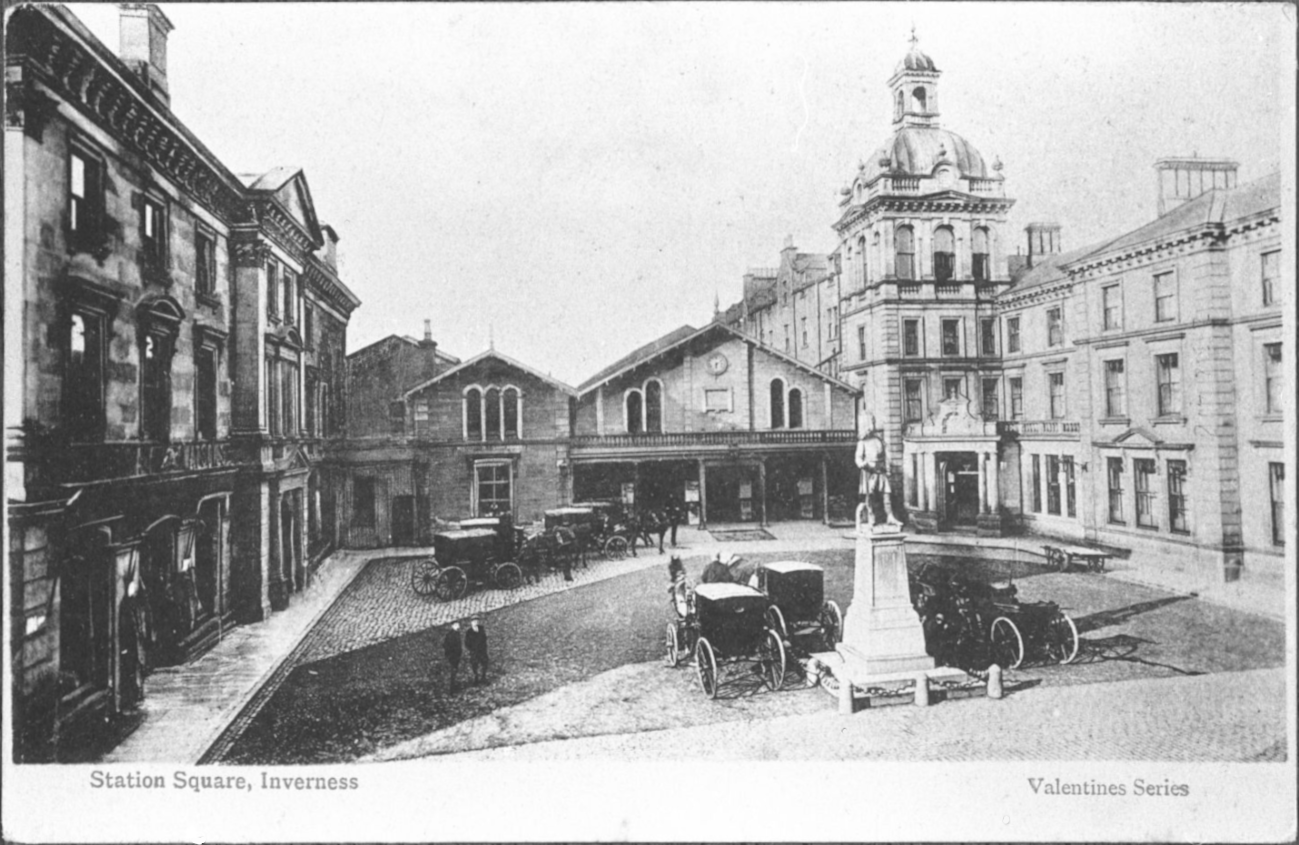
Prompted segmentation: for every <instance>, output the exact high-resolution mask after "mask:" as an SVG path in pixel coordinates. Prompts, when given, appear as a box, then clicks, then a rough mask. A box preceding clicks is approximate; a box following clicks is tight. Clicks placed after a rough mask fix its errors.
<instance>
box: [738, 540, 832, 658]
mask: <svg viewBox="0 0 1299 845" xmlns="http://www.w3.org/2000/svg"><path fill="white" fill-rule="evenodd" d="M753 579H754V586H756V587H757V588H758V590H759V591H760V592H762V593H765V594H766V595H767V597H768V598H769V599H770V600H771V607H770V608H768V609H767V614H768V616H769V617H770V619H769V620H768V622H769V624H770V625H771V627H772V629H773V630H775V631H776V632H777V633H778V634H780V638H781V639H782V640H783V641H784V642H785V643H787V644H790V645H793V644H795V643H798V644H799V645H810V644H812V643H815V645H816V648H817V649H819V650H820V651H834V647H835V645H836V644H837V643H838V642H839V641H840V640H842V639H843V613H842V612H841V611H840V610H839V605H838V604H836V603H835V602H834V601H833V600H831V599H827V598H826V597H825V570H824V569H822V568H821V567H819V566H817V565H816V564H814V563H807V562H805V561H801V560H778V561H774V562H771V563H761V564H759V565H758V568H757V570H756V571H755V572H754V574H753Z"/></svg>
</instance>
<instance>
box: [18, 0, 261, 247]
mask: <svg viewBox="0 0 1299 845" xmlns="http://www.w3.org/2000/svg"><path fill="white" fill-rule="evenodd" d="M55 13H57V10H56V11H55V12H48V11H46V10H45V9H43V8H41V7H33V6H28V7H22V8H19V9H16V10H15V11H14V12H13V15H12V17H11V18H10V21H9V29H10V31H9V32H8V33H7V42H8V44H9V45H12V47H13V49H12V51H11V53H10V55H9V57H8V61H7V63H6V65H7V67H6V70H7V72H8V68H9V67H12V66H14V65H20V66H25V68H24V69H25V70H27V71H31V72H32V76H33V77H34V78H35V79H39V81H40V82H41V83H43V84H44V85H46V86H47V87H48V88H50V90H52V91H54V92H55V93H57V94H58V95H59V96H61V97H63V98H64V99H65V100H66V101H67V102H68V103H70V104H72V105H73V106H75V107H76V108H77V109H78V110H80V111H81V112H83V113H84V114H86V115H87V116H88V117H89V118H91V119H92V120H94V121H95V122H96V123H98V124H99V125H100V126H102V127H103V128H104V129H105V130H106V131H108V132H109V134H111V135H112V136H113V137H114V138H115V139H117V140H118V141H119V142H121V143H122V144H123V145H124V146H125V147H127V148H128V149H130V150H131V151H132V152H134V153H136V154H137V155H139V156H140V157H141V158H143V159H144V160H145V161H147V162H148V163H149V164H150V165H152V166H153V167H155V168H157V170H158V171H159V172H160V173H162V174H163V175H165V176H166V177H167V178H168V179H169V180H171V181H172V182H174V183H175V184H176V185H177V186H178V187H180V188H181V189H183V190H184V191H185V192H186V193H188V194H190V195H191V196H192V197H194V198H195V199H197V200H198V201H199V202H200V203H201V204H202V205H203V206H205V207H206V208H207V209H209V210H210V211H211V212H212V213H213V214H215V215H216V216H218V217H220V218H221V219H223V220H224V221H225V222H227V223H234V222H238V221H240V220H242V219H244V218H245V215H246V210H245V208H244V204H243V202H242V196H241V193H240V189H239V183H238V180H237V179H235V178H234V175H233V174H231V173H229V171H227V170H225V169H224V168H223V167H222V166H221V165H220V163H219V162H217V161H216V159H215V158H214V157H212V156H211V154H210V153H208V152H207V151H206V150H202V149H201V148H200V147H199V146H198V145H197V144H196V142H195V141H194V140H193V139H192V138H190V137H188V132H187V131H186V130H184V129H183V127H181V126H180V123H179V121H176V120H175V118H174V117H173V116H172V115H170V114H169V113H167V112H166V111H165V110H163V109H161V108H160V107H158V106H157V105H155V104H153V103H151V102H149V100H148V98H147V97H146V96H145V95H144V94H142V93H141V92H140V91H138V90H136V89H135V87H134V86H133V85H131V84H128V83H127V82H125V81H124V80H125V79H129V78H130V77H129V71H128V70H126V69H125V67H124V66H121V62H120V60H117V59H116V58H115V57H105V56H97V55H94V54H93V53H92V51H91V50H90V49H89V48H88V47H87V45H86V44H84V43H82V42H81V41H79V40H78V39H77V38H74V37H73V35H72V31H71V30H70V29H69V30H65V29H64V28H62V27H60V26H58V25H56V23H55V21H54V20H53V18H52V17H51V15H52V14H55ZM110 61H111V63H112V64H115V65H118V67H112V66H111V65H110Z"/></svg>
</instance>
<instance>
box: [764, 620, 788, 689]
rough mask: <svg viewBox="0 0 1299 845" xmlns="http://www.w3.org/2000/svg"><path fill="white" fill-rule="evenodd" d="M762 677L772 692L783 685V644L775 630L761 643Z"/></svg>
mask: <svg viewBox="0 0 1299 845" xmlns="http://www.w3.org/2000/svg"><path fill="white" fill-rule="evenodd" d="M762 679H763V680H764V681H766V682H767V687H768V689H770V690H771V691H772V692H775V691H776V690H778V689H780V688H781V687H782V686H784V685H785V645H784V643H783V642H781V639H780V637H779V636H778V635H777V634H776V632H775V631H768V632H767V637H766V639H765V640H763V643H762Z"/></svg>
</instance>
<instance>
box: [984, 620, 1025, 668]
mask: <svg viewBox="0 0 1299 845" xmlns="http://www.w3.org/2000/svg"><path fill="white" fill-rule="evenodd" d="M991 639H992V655H993V659H994V660H996V661H997V663H998V664H999V665H1001V667H1002V668H1003V669H1018V668H1019V664H1021V663H1023V662H1024V638H1023V637H1021V636H1020V635H1019V628H1018V627H1017V626H1016V625H1015V623H1014V622H1012V621H1010V620H1009V619H1007V618H1006V617H1005V616H998V617H997V618H996V619H994V620H992V631H991Z"/></svg>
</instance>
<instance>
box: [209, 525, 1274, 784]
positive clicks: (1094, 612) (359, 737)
mask: <svg viewBox="0 0 1299 845" xmlns="http://www.w3.org/2000/svg"><path fill="white" fill-rule="evenodd" d="M840 546H841V547H840V548H832V549H828V550H825V549H823V550H821V551H811V552H807V551H802V552H798V553H797V556H798V557H800V558H804V559H809V560H813V561H814V562H817V563H820V564H822V565H823V566H825V567H826V588H827V593H828V594H829V595H830V596H831V597H832V598H835V599H836V600H837V601H839V602H840V604H841V605H844V606H846V605H847V602H848V599H849V598H850V597H851V592H852V577H853V560H852V551H851V548H849V547H848V544H847V543H842V544H840ZM760 548H762V549H763V552H762V553H756V552H750V553H749V555H748V556H749V557H750V558H751V559H774V558H781V557H789V556H792V554H791V552H790V551H789V550H787V549H781V548H780V545H779V544H777V543H771V542H769V543H765V544H762V546H761V547H760ZM691 551H692V552H694V551H696V550H693V549H692V550H691ZM664 560H665V558H661V557H657V556H656V559H637V560H634V561H623V562H618V563H609V562H605V563H599V564H595V566H594V568H593V569H592V570H591V571H590V573H589V574H587V573H579V575H578V577H579V578H581V579H585V580H584V581H582V582H580V583H581V586H580V587H579V588H577V589H564V582H563V581H562V579H554V583H551V584H544V583H543V584H542V585H541V586H540V587H539V588H538V590H539V592H537V593H536V594H535V597H536V600H534V601H527V602H522V603H519V602H518V600H517V598H518V597H519V596H521V595H523V594H524V591H514V592H512V593H504V594H503V593H498V592H497V591H484V594H481V595H480V594H475V595H471V596H467V597H466V598H465V599H463V600H461V602H457V603H452V604H446V605H443V604H438V603H436V602H433V603H429V604H427V605H426V604H425V603H424V602H423V600H422V599H418V598H417V597H414V594H413V592H412V591H411V590H410V588H409V585H408V584H407V583H406V582H405V580H404V578H405V575H404V574H402V573H398V572H397V571H396V570H395V569H394V568H393V567H391V566H388V565H387V564H384V563H376V564H372V565H371V567H370V570H373V573H372V572H371V571H370V570H367V572H366V573H365V575H363V576H362V577H361V578H358V579H357V581H356V582H354V583H353V585H352V589H350V590H349V591H348V593H347V594H346V595H344V596H343V597H342V599H340V601H339V602H338V603H337V604H336V605H335V607H334V608H333V609H332V610H331V612H330V613H329V614H328V615H327V616H326V617H325V618H324V619H323V620H322V623H321V624H320V625H318V626H317V631H316V632H313V634H312V638H310V639H309V640H308V641H304V644H303V648H302V650H301V654H300V655H299V656H298V657H297V658H295V659H294V660H293V661H292V662H294V663H296V664H297V668H296V669H295V670H294V671H293V672H292V674H291V676H289V678H288V680H287V682H286V683H285V685H284V687H283V689H281V690H280V691H279V692H278V693H277V694H276V695H275V696H274V698H273V699H272V700H271V702H270V703H269V704H268V705H267V707H266V709H265V711H263V712H262V713H261V714H259V715H258V717H257V718H256V719H254V720H252V722H251V724H250V725H249V726H248V730H247V731H246V733H245V734H244V736H242V737H241V738H240V740H239V742H238V743H237V744H236V745H235V747H234V748H232V749H231V753H230V755H229V756H227V757H225V761H226V762H241V763H268V762H269V763H273V762H279V763H287V762H294V763H297V762H324V761H337V760H346V759H356V758H358V757H365V756H366V755H371V754H377V753H386V750H388V749H395V748H397V747H399V746H401V744H402V743H410V742H413V741H414V742H418V740H419V739H420V738H421V737H433V736H434V735H435V734H438V733H439V732H442V737H443V740H445V738H446V736H447V734H446V731H447V729H448V728H454V729H455V730H461V729H462V728H463V731H464V732H465V736H464V738H466V739H470V738H474V737H476V738H474V739H473V741H466V742H463V743H462V744H460V745H458V746H457V745H456V743H455V742H450V743H447V742H445V741H442V740H438V741H435V742H434V746H433V747H430V749H428V750H431V751H434V752H441V751H447V750H452V749H457V748H464V747H474V746H475V745H476V744H479V745H481V744H487V745H491V744H500V743H508V742H516V741H535V740H538V739H548V738H552V737H556V736H565V737H574V736H585V735H591V734H598V733H605V734H610V733H624V732H627V731H640V730H655V729H661V728H666V727H670V726H673V725H696V724H697V725H703V724H718V725H720V724H722V723H727V722H737V723H751V722H754V721H755V720H756V721H764V720H770V719H781V718H788V717H790V716H791V715H796V714H804V715H813V714H816V713H821V712H825V711H826V710H831V711H832V710H833V707H834V704H833V701H832V700H831V699H830V698H829V697H828V696H826V695H825V693H823V692H822V691H820V690H801V689H798V686H799V684H798V679H797V677H796V676H791V680H790V682H789V683H788V684H787V690H784V691H782V692H781V693H780V694H755V693H757V692H758V688H757V685H756V684H748V685H746V684H745V682H744V681H745V679H744V677H743V676H742V675H741V677H740V679H739V680H738V682H737V683H736V684H734V685H732V686H731V688H730V691H729V692H728V693H727V696H726V698H725V700H723V701H721V702H708V701H706V700H705V699H703V697H702V696H701V695H699V693H698V691H697V690H696V689H695V687H694V680H693V677H692V675H691V673H690V672H689V671H688V670H677V671H676V672H673V671H671V670H667V669H662V671H653V670H655V669H657V668H658V667H655V666H653V665H652V663H650V661H654V660H656V659H657V658H658V657H659V656H660V653H661V650H662V645H661V643H662V636H663V633H662V632H663V626H664V622H665V619H666V617H665V610H666V608H665V605H666V601H665V599H664V598H663V592H662V587H663V582H664V580H665V567H662V564H663V561H664ZM703 562H704V558H703V556H694V557H690V556H687V568H688V570H689V571H690V573H691V574H692V575H698V572H699V570H700V569H701V568H702V565H703ZM921 563H923V559H921V558H919V557H917V559H916V560H914V561H913V564H917V565H918V564H921ZM986 568H994V569H997V570H998V574H999V576H1000V577H1005V576H1007V575H1009V576H1014V577H1016V578H1017V581H1016V583H1017V585H1018V586H1019V589H1020V596H1021V598H1022V599H1024V600H1025V601H1032V600H1036V599H1045V598H1050V599H1052V600H1054V601H1057V602H1059V603H1060V604H1061V605H1062V606H1064V608H1065V609H1066V610H1067V612H1069V613H1070V614H1071V615H1073V616H1074V618H1075V619H1077V621H1078V624H1079V629H1080V632H1081V634H1082V637H1083V641H1084V642H1083V645H1084V649H1083V653H1082V654H1081V655H1080V661H1079V662H1078V663H1077V664H1075V665H1071V666H1037V667H1033V666H1029V667H1025V668H1024V669H1023V670H1020V671H1016V672H1014V673H1012V674H1011V676H1010V677H1009V678H1008V679H1009V680H1010V681H1011V682H1012V683H1017V684H1020V688H1021V690H1028V692H1025V693H1024V695H1025V696H1032V695H1035V694H1036V693H1035V692H1034V691H1033V689H1034V688H1037V687H1040V688H1041V689H1043V690H1046V689H1056V688H1061V687H1064V686H1079V685H1083V684H1088V685H1106V686H1113V685H1112V684H1110V683H1109V682H1112V681H1118V680H1134V679H1145V680H1149V679H1155V678H1194V677H1199V676H1204V675H1205V674H1207V673H1219V672H1229V671H1233V672H1234V675H1233V676H1234V677H1241V673H1240V672H1238V671H1234V670H1247V669H1251V668H1259V667H1269V666H1278V665H1280V664H1281V662H1282V661H1283V659H1284V653H1285V652H1284V628H1283V626H1281V625H1279V624H1277V623H1275V622H1273V621H1270V620H1267V619H1265V618H1262V617H1259V616H1255V615H1251V614H1241V613H1236V612H1234V611H1231V610H1229V609H1226V608H1222V607H1217V606H1212V605H1205V604H1203V603H1200V602H1196V601H1194V600H1193V599H1190V598H1188V597H1185V596H1175V595H1170V594H1168V593H1164V592H1161V591H1157V590H1152V589H1149V588H1145V587H1140V586H1136V585H1132V584H1127V583H1124V582H1121V581H1117V580H1114V579H1109V578H1105V577H1101V576H1093V575H1088V574H1085V573H1069V574H1061V573H1043V572H1042V570H1041V569H1040V568H1034V567H1031V566H1027V565H1018V566H1010V565H1001V566H1000V567H997V566H991V567H986ZM661 569H662V571H661ZM399 576H400V577H399ZM557 589H558V590H562V592H559V593H556V592H554V591H555V590H557ZM493 594H495V598H494V599H492V600H495V601H500V600H502V599H507V600H508V599H509V598H510V597H515V599H514V603H512V604H510V605H508V606H504V607H498V608H497V609H495V610H492V611H484V610H481V609H479V608H481V607H484V606H485V605H479V606H477V607H475V606H474V604H473V603H474V602H476V601H487V600H488V599H489V597H490V596H492V595H493ZM403 601H404V602H412V601H413V602H417V603H416V604H411V605H409V606H403V605H400V604H399V603H400V602H403ZM393 607H405V609H404V610H403V611H402V612H401V613H397V612H393V611H392V610H391V608H393ZM385 608H387V609H385ZM470 612H478V613H485V621H486V626H487V629H488V631H489V632H491V633H490V637H491V641H492V643H493V660H494V677H493V679H492V682H491V683H489V684H488V685H486V686H483V687H471V688H469V689H466V690H463V691H461V692H460V693H458V694H456V695H447V691H446V683H447V679H446V677H445V674H444V672H445V667H444V666H443V665H442V662H441V658H440V646H439V643H440V639H441V635H442V629H441V627H440V625H441V624H445V623H446V622H447V621H449V620H450V619H453V618H460V617H462V616H464V615H467V614H468V613H470ZM407 614H409V615H408V616H407ZM438 614H441V615H438ZM439 620H440V621H439ZM430 626H431V627H430ZM311 655H315V657H314V658H312V659H307V658H308V657H309V656H311ZM602 676H604V677H602ZM592 679H597V682H595V683H590V682H592ZM566 688H568V689H566ZM565 694H566V695H567V697H565ZM547 696H552V698H551V699H547V698H546V697H547ZM555 696H557V697H558V698H554V697H555ZM573 696H577V698H574V697H573ZM533 700H535V701H536V702H537V704H536V706H537V707H546V706H549V707H550V711H551V713H552V714H558V718H555V719H552V720H551V721H550V722H546V720H545V719H542V720H541V722H538V720H537V719H536V718H533V717H531V716H528V715H527V714H523V715H522V716H521V717H520V719H521V720H520V721H519V722H518V723H516V724H509V723H508V719H509V715H508V714H506V715H505V716H503V717H502V718H504V719H505V720H506V722H507V723H506V724H504V725H503V726H502V722H501V720H500V719H496V718H495V715H494V714H495V713H497V712H502V711H505V710H506V709H508V708H513V707H528V706H531V702H532V701H533ZM556 700H563V701H565V702H566V703H565V704H564V705H563V706H562V707H559V706H555V705H554V701H556ZM547 701H549V702H550V703H549V704H547ZM525 702H529V704H525ZM1268 704H1269V706H1271V705H1273V704H1275V701H1270V702H1268ZM951 706H953V707H954V706H960V705H957V704H953V705H951ZM665 714H671V716H672V718H671V720H669V721H666V722H665V720H664V716H665ZM475 720H479V721H478V722H477V723H475ZM547 731H549V733H547ZM1283 735H1284V734H1282V736H1283ZM1272 743H1273V744H1274V743H1275V737H1272ZM1261 753H1266V750H1265V749H1264V750H1261ZM1273 753H1274V752H1273Z"/></svg>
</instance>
